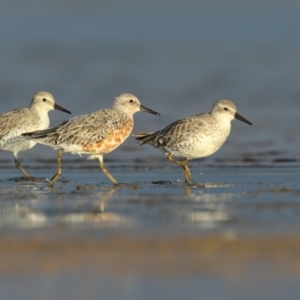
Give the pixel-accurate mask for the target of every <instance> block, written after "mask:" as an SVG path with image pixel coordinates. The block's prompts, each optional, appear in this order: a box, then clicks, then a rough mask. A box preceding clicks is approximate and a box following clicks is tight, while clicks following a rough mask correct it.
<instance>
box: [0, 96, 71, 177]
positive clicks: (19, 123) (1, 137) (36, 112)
mask: <svg viewBox="0 0 300 300" xmlns="http://www.w3.org/2000/svg"><path fill="white" fill-rule="evenodd" d="M53 109H56V110H61V111H63V112H66V113H68V114H70V113H71V112H69V111H68V110H66V109H65V108H63V107H61V106H59V105H58V104H56V103H55V100H54V98H53V96H52V95H51V94H50V93H48V92H44V91H40V92H38V93H36V94H34V95H33V98H32V101H31V105H30V107H29V108H27V107H25V108H17V109H14V110H11V111H8V112H5V113H3V114H0V150H2V151H8V152H12V153H13V155H14V157H15V165H16V167H17V168H18V169H19V170H20V171H21V172H22V173H23V174H24V176H25V177H26V178H27V179H30V180H36V178H35V177H33V176H30V175H29V174H28V173H27V172H26V171H25V170H24V169H23V167H22V166H21V164H20V162H19V161H18V158H17V157H18V153H19V152H21V151H26V150H28V149H30V148H32V147H33V146H34V145H35V144H36V142H34V141H29V140H28V139H26V138H24V137H22V136H21V134H22V133H24V132H28V131H35V130H43V129H47V128H48V127H49V124H50V120H49V116H48V112H49V111H50V110H53Z"/></svg>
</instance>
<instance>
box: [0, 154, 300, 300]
mask: <svg viewBox="0 0 300 300" xmlns="http://www.w3.org/2000/svg"><path fill="white" fill-rule="evenodd" d="M246 156H247V157H249V155H246ZM252 157H256V158H252V159H249V158H248V159H245V158H243V157H241V158H239V159H232V160H221V159H210V160H203V161H201V160H199V161H193V162H191V163H190V166H191V171H192V174H193V176H194V183H193V184H192V185H190V186H188V185H186V184H184V183H183V182H182V180H183V174H182V171H181V169H180V168H177V167H176V166H173V165H172V164H170V163H169V162H167V161H165V160H164V159H163V158H157V157H153V158H149V159H146V160H138V161H124V160H119V161H118V160H108V162H107V163H106V166H107V168H108V169H109V170H110V172H111V173H112V174H113V175H114V176H115V178H116V179H118V180H119V182H120V186H118V187H116V188H113V187H112V185H111V184H110V182H109V181H108V179H107V178H106V177H105V175H104V174H103V173H102V172H101V171H100V169H98V165H97V162H96V161H93V163H91V162H86V161H85V160H82V159H76V158H75V159H66V160H65V161H64V163H63V176H62V180H60V181H59V182H58V183H57V184H56V185H55V187H54V188H49V187H48V185H47V180H46V179H45V177H50V176H51V174H52V172H50V170H52V171H54V166H55V162H54V160H44V161H43V160H41V161H38V162H35V163H31V165H32V167H31V168H28V167H29V166H26V165H25V166H26V168H28V172H30V174H34V175H35V176H38V177H39V178H41V180H40V182H37V183H32V182H29V181H27V180H24V179H23V178H21V177H18V175H19V174H18V170H16V169H15V168H6V169H3V168H2V169H1V173H0V195H1V204H0V205H1V206H0V228H1V231H0V233H1V238H0V254H1V256H0V257H1V258H0V273H1V276H0V287H1V291H3V294H4V295H10V296H13V298H14V299H24V295H25V296H26V297H28V299H39V298H40V297H43V298H44V299H53V298H56V297H58V298H61V297H62V295H63V297H62V298H64V297H65V298H67V299H69V298H73V299H82V298H84V297H85V298H87V299H92V298H93V296H94V295H97V294H101V295H102V296H103V297H104V298H114V299H153V298H154V297H162V296H164V297H165V296H166V295H167V297H172V298H173V299H181V298H182V297H184V296H186V297H187V298H188V299H198V296H199V293H201V294H202V295H206V296H205V297H207V299H240V297H241V295H243V298H245V299H253V297H255V296H257V297H258V299H263V298H264V297H265V298H266V297H267V298H268V297H270V298H271V297H273V299H282V297H283V295H288V297H289V299H296V298H297V294H298V292H299V284H298V283H299V278H300V264H299V261H300V260H299V259H300V255H299V253H300V251H299V250H300V239H299V226H300V218H299V215H300V202H299V194H300V185H299V177H300V175H299V168H300V164H299V162H298V161H297V160H294V161H292V162H291V159H289V158H283V157H280V156H279V157H277V159H275V158H272V159H270V161H267V160H266V159H258V157H259V155H256V156H255V155H252ZM2 164H5V162H2ZM74 282H76V285H75V286H74ZM16 283H18V284H17V285H16ZM45 293H46V294H47V295H45ZM260 297H262V298H260ZM26 299H27V298H26Z"/></svg>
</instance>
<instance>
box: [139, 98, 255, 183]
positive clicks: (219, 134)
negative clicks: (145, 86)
mask: <svg viewBox="0 0 300 300" xmlns="http://www.w3.org/2000/svg"><path fill="white" fill-rule="evenodd" d="M233 119H237V120H240V121H242V122H245V123H247V124H249V125H252V123H250V122H249V121H248V120H246V119H245V118H244V117H242V116H241V115H239V114H238V113H237V109H236V106H235V104H234V103H233V102H231V101H229V100H225V99H223V100H219V101H217V102H216V103H215V104H214V105H213V107H212V109H211V111H210V112H209V113H202V114H197V115H194V116H191V117H188V118H185V119H181V120H178V121H176V122H174V123H172V124H170V125H169V126H167V127H165V128H164V129H162V130H158V131H156V132H154V133H137V134H134V136H136V140H138V141H139V145H140V146H142V145H144V144H150V145H152V146H154V147H155V148H157V149H159V150H161V151H163V152H164V153H165V155H166V157H167V159H168V160H169V161H170V162H173V163H175V164H177V165H179V166H181V167H182V169H183V173H184V177H185V182H186V183H189V182H192V180H193V179H192V174H191V171H190V169H189V167H188V166H187V163H188V161H189V160H191V159H196V158H201V157H205V156H209V155H211V154H213V153H215V152H216V151H217V150H218V149H219V148H220V147H221V146H222V145H223V143H224V142H225V141H226V139H227V137H228V135H229V133H230V129H231V121H232V120H233ZM174 156H175V157H183V158H184V159H183V161H179V160H176V159H174V158H173V157H174Z"/></svg>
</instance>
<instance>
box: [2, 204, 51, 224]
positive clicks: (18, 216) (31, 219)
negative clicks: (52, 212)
mask: <svg viewBox="0 0 300 300" xmlns="http://www.w3.org/2000/svg"><path fill="white" fill-rule="evenodd" d="M47 221H48V218H47V216H46V215H45V214H44V213H41V212H39V211H36V210H34V209H31V208H29V207H27V206H23V205H19V204H16V205H14V206H8V207H4V208H1V209H0V227H1V228H5V227H18V228H37V227H41V226H45V225H46V224H47Z"/></svg>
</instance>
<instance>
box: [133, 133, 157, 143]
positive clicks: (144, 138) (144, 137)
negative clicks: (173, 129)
mask: <svg viewBox="0 0 300 300" xmlns="http://www.w3.org/2000/svg"><path fill="white" fill-rule="evenodd" d="M132 136H134V137H135V139H136V140H137V141H139V146H142V145H144V144H149V143H151V142H152V140H153V132H138V133H134V134H132Z"/></svg>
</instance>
